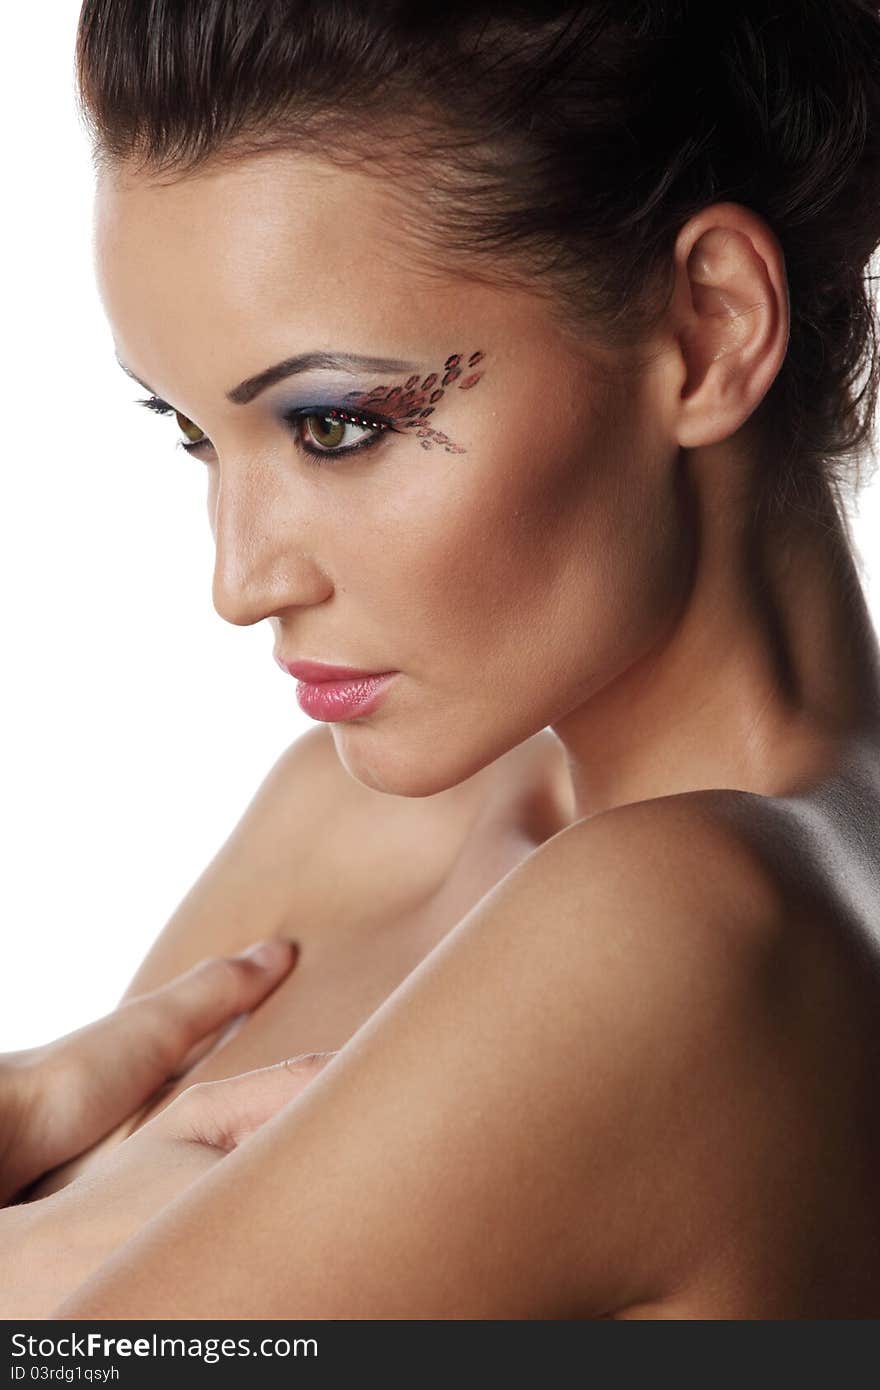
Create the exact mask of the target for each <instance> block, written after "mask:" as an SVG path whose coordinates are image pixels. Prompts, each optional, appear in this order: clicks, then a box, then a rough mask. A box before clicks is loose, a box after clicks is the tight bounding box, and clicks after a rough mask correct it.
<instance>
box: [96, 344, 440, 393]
mask: <svg viewBox="0 0 880 1390" xmlns="http://www.w3.org/2000/svg"><path fill="white" fill-rule="evenodd" d="M116 361H117V362H118V363H119V365H120V367H121V368H122V370H123V371H124V372H125V374H126V376H130V377H131V378H132V380H133V381H136V382H137V383H138V385H139V386H143V388H144V390H145V391H150V392H151V393H152V394H153V395H155V394H156V393H155V391H153V388H152V386H148V385H147V383H146V382H145V381H141V379H140V377H139V376H135V374H134V372H133V371H132V370H131V368H130V367H126V365H125V363H124V362H123V361H122V360H121V359H120V358H119V357H117V358H116ZM317 368H324V369H325V370H326V369H328V368H329V369H331V370H335V371H340V372H350V373H351V374H352V375H355V374H356V373H357V372H358V371H360V372H369V373H371V374H373V375H376V374H383V375H387V374H388V373H390V372H409V371H412V370H414V369H415V370H420V366H419V363H418V362H402V361H400V359H399V358H396V357H361V356H359V354H358V353H356V352H301V353H298V354H297V356H296V357H287V358H285V360H284V361H283V362H276V363H275V366H274V367H267V368H266V370H265V371H263V372H258V373H257V375H256V376H249V377H248V378H247V379H246V380H245V381H242V382H239V384H238V386H234V387H233V389H232V390H231V391H227V392H226V399H227V400H228V401H232V404H233V405H247V404H248V402H249V401H252V400H253V399H254V397H255V396H259V394H260V392H261V391H265V390H267V388H268V387H270V386H274V385H275V383H276V382H278V381H283V380H284V379H285V377H289V376H296V375H297V374H298V373H299V372H311V371H314V370H315V369H317Z"/></svg>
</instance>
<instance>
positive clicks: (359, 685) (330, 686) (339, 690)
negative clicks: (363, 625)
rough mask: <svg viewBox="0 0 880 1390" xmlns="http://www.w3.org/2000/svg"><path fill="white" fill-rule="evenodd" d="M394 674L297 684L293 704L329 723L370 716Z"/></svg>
mask: <svg viewBox="0 0 880 1390" xmlns="http://www.w3.org/2000/svg"><path fill="white" fill-rule="evenodd" d="M398 674H399V673H398V672H397V671H385V672H383V673H382V674H381V675H378V676H358V677H356V678H355V679H353V680H348V681H297V683H296V698H297V702H298V704H299V707H300V709H301V710H302V711H303V712H304V713H305V714H308V715H309V716H310V717H311V718H312V719H324V720H328V721H329V722H330V723H335V722H336V721H337V720H339V719H354V718H355V717H356V716H357V715H361V714H371V713H372V711H373V710H374V709H375V708H376V705H377V704H378V703H379V701H380V700H381V698H382V696H383V694H384V693H385V690H386V689H387V687H388V686H389V685H390V684H391V682H392V680H393V679H394V677H395V676H396V675H398Z"/></svg>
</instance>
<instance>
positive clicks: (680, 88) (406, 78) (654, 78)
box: [76, 0, 880, 515]
mask: <svg viewBox="0 0 880 1390" xmlns="http://www.w3.org/2000/svg"><path fill="white" fill-rule="evenodd" d="M76 78H77V87H78V95H79V101H80V112H81V115H82V116H83V118H84V120H85V123H86V125H87V127H88V129H89V132H90V135H91V138H92V148H93V156H94V158H95V162H96V165H97V166H98V167H99V168H100V167H103V166H105V165H110V166H112V165H113V164H114V163H115V162H116V161H127V162H130V163H132V164H133V165H134V167H135V169H136V170H138V171H143V172H146V173H148V174H149V175H150V176H152V177H155V178H159V179H162V178H171V179H175V178H178V177H185V176H186V175H187V174H189V173H191V172H194V171H196V170H197V169H198V168H199V167H200V166H201V165H203V164H205V163H206V162H208V161H222V160H227V159H236V158H238V157H240V156H241V155H247V154H253V153H257V152H258V151H261V150H264V149H274V148H279V147H285V148H291V149H294V150H298V151H301V152H302V153H305V154H312V155H318V156H319V157H320V158H322V159H324V160H327V161H331V162H334V161H335V162H337V163H338V164H340V165H345V164H346V163H350V162H355V163H357V164H359V165H360V166H361V167H363V168H364V169H365V170H367V171H373V170H374V171H375V172H376V175H377V177H383V176H385V175H387V174H391V175H396V176H397V177H398V178H400V179H401V180H402V184H401V187H402V188H404V189H405V191H406V193H407V195H408V196H407V198H406V199H402V200H401V219H402V220H401V226H402V227H403V226H405V228H406V231H407V232H408V233H409V235H410V236H411V237H412V238H413V240H414V242H415V243H416V244H417V245H421V246H423V247H424V251H425V257H426V261H427V259H428V258H429V257H433V260H434V262H435V263H442V264H443V265H444V266H447V267H450V268H455V269H458V270H460V272H461V273H465V274H469V275H471V276H474V277H476V278H481V279H484V280H486V281H488V282H491V283H497V284H511V285H527V286H528V287H529V288H531V289H532V290H534V291H536V292H539V293H543V294H545V295H546V297H547V300H548V303H549V304H550V305H551V306H552V307H553V309H554V312H555V313H556V314H557V315H558V317H559V321H560V323H562V324H564V325H565V326H571V328H572V329H573V330H574V331H575V332H576V333H581V334H584V335H587V336H588V337H592V338H593V339H594V340H595V341H597V342H599V343H601V344H603V345H605V346H608V347H611V348H614V347H616V346H631V345H634V344H635V345H637V344H638V341H639V338H640V335H641V334H642V333H643V332H644V331H645V330H646V329H648V328H649V327H650V325H651V323H652V322H653V321H654V317H655V316H656V315H657V314H659V313H662V311H663V310H664V308H665V307H666V305H667V303H668V296H669V294H670V292H671V288H672V256H671V253H672V248H673V245H674V242H675V238H676V235H677V233H678V231H679V229H680V228H681V226H682V225H683V224H684V223H685V222H686V221H687V220H688V218H689V217H691V216H692V215H693V214H694V213H695V212H697V211H699V209H700V208H701V207H704V206H706V205H708V204H710V203H713V202H716V201H728V200H731V201H734V202H738V203H742V204H745V205H747V206H748V207H750V208H752V209H753V210H754V211H755V212H757V213H758V214H759V215H760V216H762V217H763V218H764V219H765V220H766V221H767V223H768V224H769V226H770V227H771V228H772V229H773V231H774V232H775V233H776V235H777V237H778V238H779V240H780V243H781V245H782V249H783V252H784V255H785V264H786V272H787V276H788V286H789V297H790V307H791V335H790V340H789V345H788V350H787V354H786V358H785V361H784V363H783V366H782V368H781V370H780V372H779V374H778V376H777V378H776V380H775V381H774V382H773V385H772V387H771V389H770V391H769V392H768V393H767V396H766V397H765V399H764V401H763V402H762V403H761V407H760V408H759V409H760V417H761V422H762V428H763V429H764V430H765V431H766V432H765V435H764V436H763V437H764V439H765V441H766V452H767V457H768V460H769V462H768V467H767V470H766V474H765V477H766V482H767V487H766V489H765V491H764V493H763V494H762V496H761V499H760V502H759V505H761V506H769V507H770V509H771V510H773V511H774V512H777V511H785V510H786V509H788V508H791V507H792V506H794V507H804V506H807V507H809V505H810V499H812V498H814V497H816V496H817V495H818V493H817V492H816V489H817V488H819V489H820V490H821V489H823V488H826V487H829V488H830V490H831V493H832V495H833V496H834V498H835V505H836V506H837V509H838V512H839V514H841V515H842V514H843V509H844V507H845V497H844V493H845V491H846V488H847V487H850V486H851V487H858V486H860V485H861V484H863V483H864V481H865V478H866V475H865V471H864V464H865V462H866V461H867V460H868V459H869V458H874V454H873V450H872V447H871V446H872V442H873V430H874V417H875V413H876V403H877V393H878V374H880V359H878V335H877V319H876V300H875V296H874V291H873V282H874V281H875V280H876V279H877V278H878V277H877V276H876V275H874V276H872V275H870V274H869V273H868V272H869V269H870V266H871V257H872V255H873V253H874V251H875V249H876V248H877V246H878V243H880V5H878V3H877V0H742V2H741V3H730V0H586V3H581V4H552V3H537V0H534V2H533V3H498V0H494V3H485V0H467V3H458V2H457V0H447V2H446V3H443V4H438V5H434V6H431V5H427V4H424V3H421V4H418V5H414V4H413V3H412V0H385V2H384V3H383V2H382V0H361V2H360V3H358V0H85V3H84V4H83V7H82V11H81V15H80V21H79V31H78V35H77V47H76ZM404 203H405V206H404Z"/></svg>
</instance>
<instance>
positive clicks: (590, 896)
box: [482, 790, 880, 1317]
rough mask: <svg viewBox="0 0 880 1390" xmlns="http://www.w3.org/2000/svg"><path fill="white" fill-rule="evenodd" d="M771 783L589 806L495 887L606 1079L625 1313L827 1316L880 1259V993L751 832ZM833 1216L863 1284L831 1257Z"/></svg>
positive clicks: (599, 1124)
mask: <svg viewBox="0 0 880 1390" xmlns="http://www.w3.org/2000/svg"><path fill="white" fill-rule="evenodd" d="M762 801H763V799H762V798H760V797H752V795H751V794H749V793H742V794H741V793H738V792H734V791H731V792H727V791H725V790H718V791H714V790H713V791H710V792H706V793H694V794H682V795H679V796H671V797H663V798H658V799H657V800H655V801H647V802H641V803H634V804H632V805H629V806H621V807H618V808H615V809H614V810H613V811H611V812H609V813H606V814H602V815H597V816H595V817H593V818H591V819H588V820H584V821H578V822H575V823H573V824H572V825H571V826H569V827H567V828H566V829H565V830H563V831H562V832H560V833H559V834H558V835H556V836H555V837H553V838H552V839H550V840H548V841H547V842H546V843H545V844H543V845H541V846H540V847H539V848H538V849H537V850H536V851H535V852H534V854H532V855H531V856H530V857H529V859H528V860H527V861H526V862H525V863H524V864H523V866H522V867H521V869H520V870H518V871H517V873H516V874H514V875H511V876H510V877H509V878H508V880H507V881H506V882H505V883H504V884H502V885H500V889H499V893H498V896H497V898H496V902H495V916H496V920H497V924H498V926H499V928H500V932H501V935H505V934H507V933H509V931H510V930H511V929H513V930H515V931H518V932H521V933H523V934H526V933H527V934H528V935H529V937H530V939H531V940H532V942H533V944H534V951H535V952H536V953H537V956H538V964H536V963H534V962H533V966H532V968H540V966H539V961H540V953H541V951H542V950H543V951H545V952H547V953H549V954H550V955H551V956H552V957H553V958H554V959H553V963H552V964H551V965H550V968H549V973H548V978H552V981H553V988H554V990H555V1004H554V1007H555V1009H556V1010H557V1011H558V1012H559V1013H560V1014H561V1013H562V1012H563V1011H565V1010H566V1009H570V1010H571V1011H573V1014H574V1015H575V1016H576V1017H579V1018H582V1019H583V1037H584V1039H585V1042H586V1051H585V1054H584V1055H585V1059H586V1058H587V1057H588V1058H589V1070H590V1075H591V1076H592V1075H593V1074H596V1075H598V1076H599V1077H601V1078H602V1086H601V1099H600V1103H597V1102H596V1100H595V1095H594V1090H595V1088H594V1085H593V1082H592V1080H591V1081H590V1083H589V1087H588V1088H587V1090H586V1091H585V1096H586V1100H585V1103H584V1105H585V1108H584V1122H585V1124H586V1125H587V1127H588V1128H589V1129H590V1130H593V1129H595V1132H596V1133H597V1135H598V1134H601V1135H602V1142H603V1143H607V1144H608V1146H609V1150H608V1151H609V1153H610V1152H612V1151H613V1153H614V1154H615V1155H616V1158H615V1168H614V1173H615V1176H614V1180H613V1182H611V1181H609V1186H608V1188H607V1191H606V1194H605V1196H606V1198H607V1201H608V1203H609V1204H610V1205H611V1208H612V1209H614V1210H616V1211H618V1212H620V1213H623V1212H624V1211H629V1212H630V1214H631V1216H632V1218H633V1219H632V1221H630V1220H629V1219H628V1218H625V1217H624V1216H623V1215H621V1216H620V1219H619V1222H618V1224H617V1226H616V1230H615V1243H614V1246H613V1248H611V1247H610V1248H609V1251H608V1254H609V1259H611V1260H613V1262H614V1263H615V1266H616V1267H617V1268H619V1269H620V1270H621V1271H629V1272H630V1274H634V1275H637V1278H636V1279H635V1281H634V1282H631V1283H629V1284H627V1283H626V1281H625V1280H622V1282H621V1286H620V1293H621V1305H622V1306H624V1305H625V1306H627V1307H631V1309H632V1311H631V1312H630V1313H629V1314H628V1315H629V1316H634V1317H642V1316H644V1317H654V1316H658V1317H663V1316H673V1317H676V1316H677V1317H701V1316H708V1317H711V1316H730V1317H756V1316H795V1317H797V1316H823V1315H825V1314H822V1313H821V1311H820V1307H821V1306H822V1300H823V1299H824V1300H825V1304H824V1306H825V1307H826V1308H827V1307H831V1306H837V1307H840V1308H846V1307H847V1306H853V1307H857V1306H861V1305H860V1304H859V1302H858V1300H860V1299H864V1298H866V1297H867V1296H868V1295H867V1290H868V1289H869V1287H870V1283H869V1279H870V1278H873V1279H874V1280H875V1281H876V1278H877V1276H878V1272H880V1270H878V1266H880V1261H878V1259H877V1257H876V1253H874V1254H872V1253H871V1248H870V1244H871V1242H870V1240H869V1239H868V1238H867V1237H866V1235H865V1232H866V1231H872V1232H874V1234H876V1230H877V1223H878V1221H880V1212H878V1200H877V1194H876V1189H875V1186H873V1179H871V1178H869V1176H868V1175H869V1174H870V1173H872V1172H873V1171H875V1169H876V1162H877V1159H878V1151H877V1148H878V1146H877V1139H876V1136H877V1121H876V1114H875V1110H876V1107H875V1104H874V1095H875V1092H876V1075H875V1074H874V1073H873V1072H872V1066H873V1064H872V1063H869V1062H868V1060H867V1059H868V1058H871V1057H873V1058H876V1057H877V1056H878V1028H877V1025H876V1022H872V1019H874V1020H875V1019H876V1016H877V1003H878V1000H877V997H876V990H875V991H874V993H873V994H872V995H871V997H870V998H869V997H868V993H867V984H868V981H867V975H868V973H869V972H867V971H865V970H863V972H862V977H861V980H860V981H859V980H857V979H855V977H854V976H849V975H848V974H847V970H846V968H845V967H844V966H843V965H842V964H841V957H840V954H839V953H835V950H834V947H833V944H832V945H831V946H829V948H828V949H827V950H826V949H825V947H824V945H822V944H821V943H824V942H825V941H828V942H830V943H833V942H834V941H835V940H836V938H835V936H834V934H833V932H825V933H823V932H821V931H820V932H813V931H811V930H808V929H806V928H805V924H804V923H803V922H802V921H800V920H798V917H797V907H798V905H799V904H798V903H797V902H796V900H794V899H793V898H792V896H791V894H790V892H789V891H788V889H787V887H786V885H785V884H784V883H783V881H782V876H781V875H780V874H779V873H778V872H777V870H776V861H775V859H774V856H773V855H769V856H768V855H765V854H763V853H761V852H760V849H759V839H760V837H759V836H756V835H755V834H750V833H746V827H748V826H751V827H752V828H754V826H755V817H758V818H760V817H761V816H762V815H763V814H764V812H765V811H766V812H767V813H768V815H767V826H768V829H772V825H773V812H774V810H775V808H773V807H769V806H763V805H762V804H761V803H762ZM778 833H780V834H782V835H784V834H785V833H787V830H785V829H783V830H782V831H779V832H778ZM490 896H491V895H490ZM482 925H483V926H484V927H485V926H489V927H491V926H492V919H491V918H488V917H487V919H486V921H485V922H484V923H483V924H482ZM487 949H489V948H488V947H487ZM560 962H566V963H567V969H564V970H563V969H561V968H560ZM871 983H872V984H873V981H871ZM863 987H864V988H863ZM548 1061H549V1063H550V1065H556V1063H554V1062H553V1060H552V1058H549V1057H548ZM872 1135H873V1136H875V1138H874V1139H872V1138H871V1136H872ZM872 1145H873V1146H874V1147H873V1148H872ZM831 1171H833V1172H834V1174H835V1177H834V1182H833V1183H829V1172H831ZM844 1230H845V1231H846V1235H845V1236H843V1235H842V1233H843V1232H844ZM835 1231H837V1232H838V1234H839V1236H840V1238H841V1239H845V1240H846V1241H849V1243H850V1244H849V1248H850V1250H851V1253H852V1263H851V1265H849V1266H848V1270H849V1272H848V1273H847V1280H849V1281H851V1283H846V1282H845V1281H843V1280H839V1281H838V1282H837V1283H835V1281H834V1279H833V1278H832V1276H831V1273H830V1272H829V1273H828V1274H827V1275H821V1276H820V1275H819V1274H818V1273H817V1271H819V1270H820V1269H821V1268H822V1261H823V1256H822V1250H823V1249H824V1248H825V1247H826V1246H827V1247H828V1248H830V1247H831V1246H833V1245H834V1244H835V1242H836V1241H837V1240H838V1236H836V1235H835ZM871 1239H873V1237H871ZM874 1249H875V1251H876V1243H875V1245H874ZM835 1278H836V1276H835ZM823 1280H825V1281H826V1282H823ZM627 1300H629V1302H627ZM835 1300H838V1302H837V1303H835ZM848 1300H849V1302H848ZM814 1304H815V1306H814ZM864 1306H866V1307H867V1306H868V1304H867V1303H866V1304H864ZM870 1306H872V1307H873V1305H870ZM663 1308H666V1309H668V1310H669V1311H666V1312H664V1311H660V1310H661V1309H663ZM762 1309H763V1310H764V1311H763V1312H762V1311H761V1310H762ZM637 1310H639V1311H637ZM624 1315H627V1314H624ZM834 1315H835V1316H838V1315H840V1314H834Z"/></svg>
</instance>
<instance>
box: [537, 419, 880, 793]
mask: <svg viewBox="0 0 880 1390" xmlns="http://www.w3.org/2000/svg"><path fill="white" fill-rule="evenodd" d="M730 443H731V441H725V445H728V446H729V445H730ZM722 450H725V446H724V445H722V446H713V447H712V448H711V449H706V450H703V451H698V452H699V454H700V457H699V458H697V457H695V455H694V454H691V455H689V456H688V455H683V466H684V467H685V468H688V469H690V470H691V474H692V480H693V483H694V488H693V495H694V497H695V498H696V508H695V509H696V513H697V521H696V526H697V544H696V548H695V556H694V564H693V567H692V573H691V575H690V576H689V579H688V582H687V584H686V585H685V592H684V593H683V595H682V599H681V603H680V606H679V608H678V610H677V611H676V613H675V614H674V615H673V617H672V618H671V621H670V626H669V628H668V630H667V631H665V632H664V634H663V635H662V636H661V637H659V638H658V639H657V641H656V642H655V644H654V645H653V647H652V648H651V650H650V651H649V652H648V653H647V654H646V655H644V656H643V657H641V658H640V659H639V660H638V661H637V662H636V663H635V664H634V665H632V666H631V667H629V668H628V669H627V670H625V671H624V672H623V673H621V675H620V676H619V677H617V678H615V679H614V680H613V681H612V682H610V683H609V684H608V685H607V686H606V687H604V688H603V689H602V690H600V691H599V692H598V693H597V694H596V695H595V696H593V697H591V698H590V699H589V700H588V701H587V702H585V704H583V705H582V706H580V707H579V708H577V709H576V710H574V711H572V712H571V713H570V714H568V715H566V716H565V717H564V718H563V719H562V720H560V721H559V722H558V723H557V724H555V725H554V726H553V727H554V731H555V733H556V734H557V736H558V737H559V739H560V740H561V742H562V744H563V747H564V749H565V753H566V757H567V761H568V767H569V775H570V778H571V783H572V791H573V795H574V806H575V818H576V819H581V818H583V817H588V816H591V815H595V814H597V813H598V812H600V811H603V810H608V809H611V808H612V807H614V806H616V805H622V804H625V803H627V802H632V801H641V800H647V799H651V798H653V797H657V796H666V795H670V794H674V793H677V792H684V791H693V790H699V789H704V788H709V787H731V788H738V789H741V790H744V791H752V792H757V793H759V794H761V795H765V796H771V795H775V796H779V795H785V794H790V793H795V792H797V791H798V790H802V789H804V788H807V787H809V786H810V785H812V784H813V783H815V782H816V781H817V780H821V779H822V778H823V777H824V776H827V775H828V774H829V772H831V771H833V769H834V768H835V766H836V765H837V764H838V763H839V762H842V760H844V759H845V758H846V757H847V756H848V751H849V750H850V749H851V748H852V746H853V744H854V743H855V742H857V741H859V740H860V739H863V738H868V739H871V740H873V741H875V742H876V740H877V739H878V737H880V650H878V644H877V637H876V634H875V632H874V629H873V626H872V622H871V617H870V613H869V610H868V607H867V604H866V602H865V597H864V593H863V591H862V587H861V582H860V579H859V574H858V568H857V564H856V561H855V559H854V557H853V553H852V550H851V547H850V543H849V539H848V536H847V532H846V528H845V526H844V524H843V523H842V521H841V519H840V517H839V516H838V514H837V511H836V509H835V507H834V503H833V498H832V495H831V492H830V490H828V489H825V490H824V492H823V494H822V496H821V497H820V498H819V500H818V501H817V502H816V503H815V504H812V505H811V507H810V509H809V511H805V510H798V511H796V512H795V511H792V512H791V513H790V514H788V515H787V516H785V517H782V518H778V519H776V520H773V521H767V520H763V521H759V520H756V519H755V517H754V493H753V492H751V493H749V491H748V489H747V487H744V486H743V481H742V480H743V478H744V476H745V470H741V469H738V468H737V467H731V466H719V465H730V463H731V462H732V460H731V459H730V457H729V454H730V449H729V448H728V449H726V450H725V452H726V454H727V455H728V456H727V457H726V458H724V457H722V458H719V456H718V455H719V453H720V452H721V451H722ZM700 472H701V473H702V474H703V477H702V481H700V479H699V473H700ZM707 480H711V482H709V481H707ZM737 480H738V481H737Z"/></svg>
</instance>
